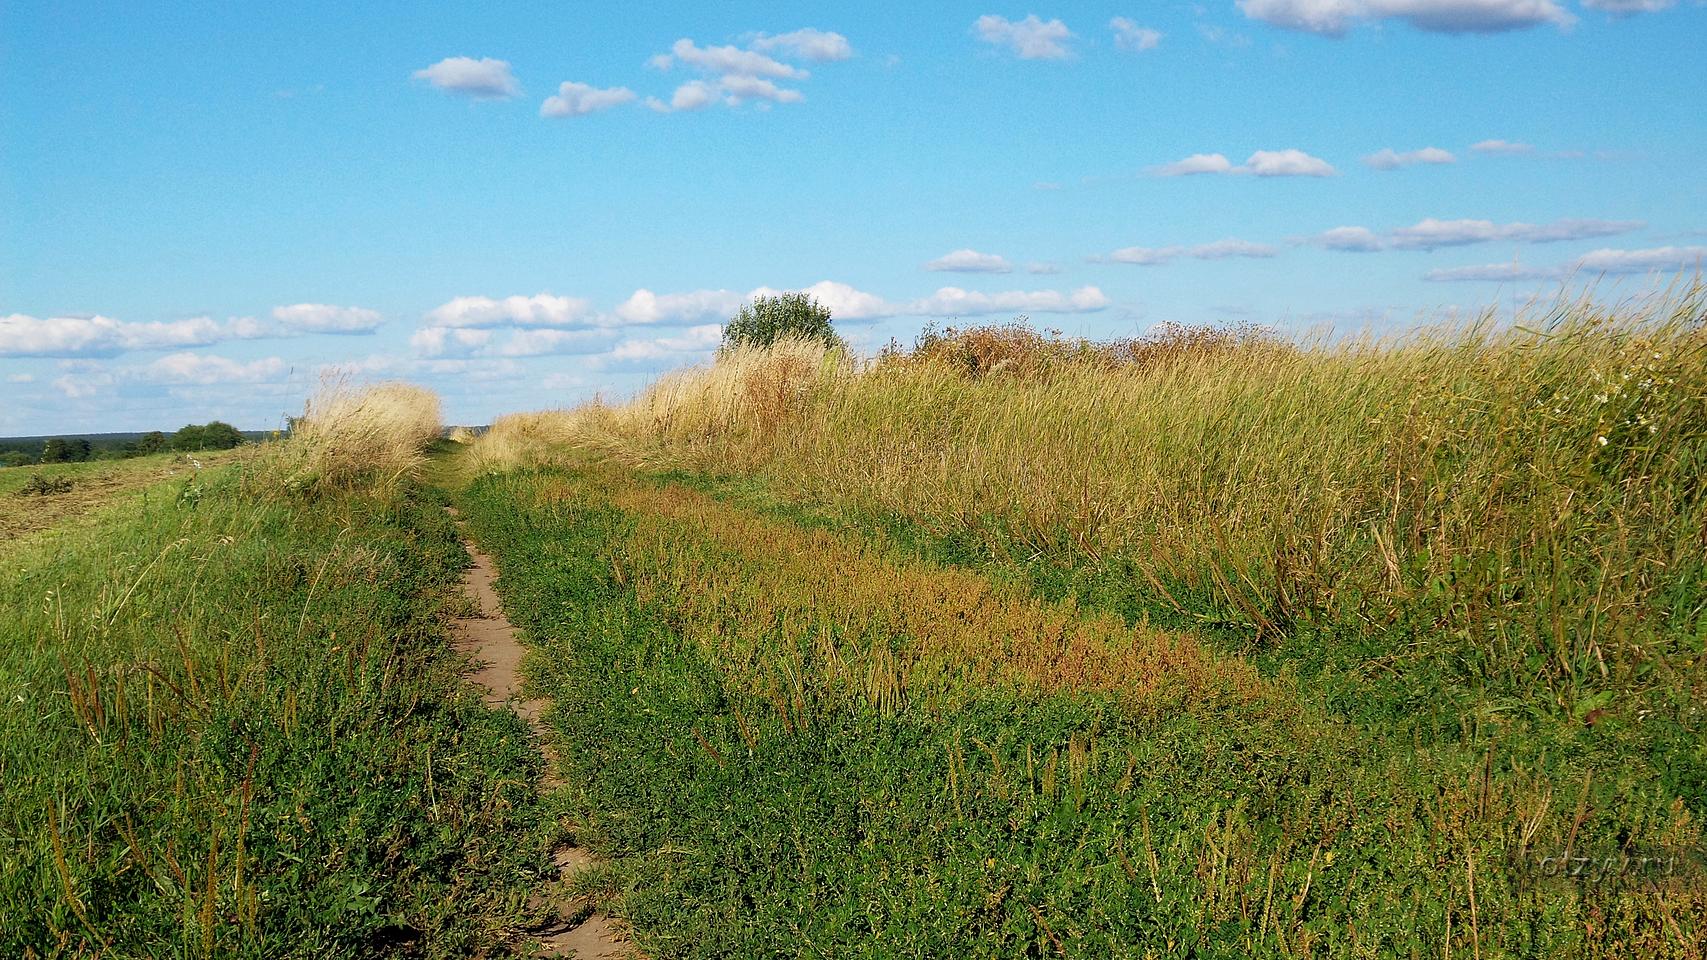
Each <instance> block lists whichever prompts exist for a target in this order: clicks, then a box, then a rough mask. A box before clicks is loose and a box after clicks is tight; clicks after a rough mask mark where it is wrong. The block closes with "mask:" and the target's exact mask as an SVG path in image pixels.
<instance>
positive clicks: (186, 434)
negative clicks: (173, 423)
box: [172, 423, 207, 451]
mask: <svg viewBox="0 0 1707 960" xmlns="http://www.w3.org/2000/svg"><path fill="white" fill-rule="evenodd" d="M206 437H207V428H206V427H203V426H202V425H201V424H198V423H186V424H184V425H183V426H181V427H179V428H178V432H177V433H174V434H172V449H173V450H180V451H183V450H200V449H202V446H203V444H204V443H205V442H206Z"/></svg>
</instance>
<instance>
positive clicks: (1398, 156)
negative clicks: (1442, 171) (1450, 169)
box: [1363, 147, 1458, 170]
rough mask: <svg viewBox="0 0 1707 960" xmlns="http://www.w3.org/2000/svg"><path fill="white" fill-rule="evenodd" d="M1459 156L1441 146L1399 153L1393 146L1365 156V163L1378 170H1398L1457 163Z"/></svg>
mask: <svg viewBox="0 0 1707 960" xmlns="http://www.w3.org/2000/svg"><path fill="white" fill-rule="evenodd" d="M1457 162H1458V158H1457V157H1455V156H1453V155H1452V153H1451V152H1450V151H1447V150H1442V149H1440V148H1439V147H1424V148H1422V149H1421V150H1410V151H1407V152H1405V153H1399V152H1398V151H1396V150H1394V149H1393V148H1392V147H1388V148H1386V149H1384V150H1380V151H1377V152H1375V153H1372V154H1370V155H1369V156H1367V157H1364V158H1363V164H1364V166H1367V167H1373V168H1374V169H1376V170H1397V169H1399V168H1400V167H1410V166H1415V165H1416V164H1419V163H1420V164H1441V163H1457Z"/></svg>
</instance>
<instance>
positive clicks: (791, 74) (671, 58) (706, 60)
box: [650, 37, 810, 80]
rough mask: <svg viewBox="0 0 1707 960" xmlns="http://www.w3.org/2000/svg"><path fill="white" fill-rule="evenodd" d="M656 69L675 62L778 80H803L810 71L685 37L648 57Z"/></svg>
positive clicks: (760, 55)
mask: <svg viewBox="0 0 1707 960" xmlns="http://www.w3.org/2000/svg"><path fill="white" fill-rule="evenodd" d="M650 63H651V65H652V66H654V67H656V68H658V69H659V70H668V69H670V68H671V67H672V66H674V65H676V64H677V63H681V64H684V65H686V66H689V67H693V68H695V69H697V70H702V71H704V72H706V73H717V74H739V75H742V76H748V77H771V78H774V79H777V80H804V79H806V78H807V77H808V76H810V74H808V73H807V72H806V71H805V70H802V69H800V68H799V67H794V66H790V65H788V64H786V63H783V62H782V61H781V60H777V59H774V58H772V57H768V56H766V55H765V54H763V53H760V52H758V51H757V50H743V49H741V48H740V47H733V46H724V47H701V46H699V45H697V44H695V43H694V42H693V41H692V40H690V39H688V38H687V37H683V38H681V39H680V40H677V41H676V42H675V43H674V44H672V45H671V46H670V52H669V53H660V54H658V55H657V56H655V57H653V58H652V59H651V61H650Z"/></svg>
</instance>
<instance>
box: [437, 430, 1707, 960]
mask: <svg viewBox="0 0 1707 960" xmlns="http://www.w3.org/2000/svg"><path fill="white" fill-rule="evenodd" d="M696 486H698V487H701V488H703V489H708V490H711V491H713V492H715V493H717V494H718V495H719V496H718V498H716V499H714V498H711V497H708V496H706V495H705V494H704V493H702V492H699V491H696V490H694V489H692V488H690V487H687V486H683V485H681V484H680V483H674V482H670V481H669V480H668V479H663V480H658V479H654V480H647V479H645V478H641V477H634V476H630V475H625V474H624V472H623V471H622V470H620V469H613V468H612V467H610V466H609V465H604V466H599V465H596V464H589V463H585V462H584V463H582V464H580V465H576V466H564V467H557V468H547V469H543V470H531V471H521V472H509V473H501V474H494V475H489V476H487V477H486V478H484V479H481V480H478V481H476V482H475V483H474V484H473V485H472V487H471V488H470V489H469V491H468V492H467V494H466V495H465V496H463V498H462V500H463V502H464V504H465V508H466V510H467V512H468V514H469V515H470V517H471V522H472V523H473V526H474V529H475V530H476V531H477V533H478V536H479V538H480V540H481V542H482V543H483V545H484V546H485V547H486V548H488V549H489V550H492V551H493V552H494V553H495V554H496V555H497V557H498V560H499V563H500V565H501V566H502V569H503V572H504V575H503V578H502V579H501V581H500V589H501V590H502V591H503V592H504V594H505V600H506V603H507V605H508V607H509V608H510V609H511V610H512V611H514V613H515V615H516V619H517V620H518V622H519V623H520V625H522V626H523V627H524V629H525V630H526V631H527V632H528V634H529V635H530V637H531V638H532V640H533V642H534V643H535V644H536V645H537V646H538V652H537V654H536V656H535V659H534V660H533V662H532V667H533V670H534V674H533V675H534V677H535V680H536V682H537V684H538V688H539V691H538V692H540V693H542V694H544V695H547V696H550V697H552V698H554V699H555V701H556V704H557V706H556V708H555V711H554V712H553V714H552V715H551V722H552V723H553V726H554V729H555V731H556V732H557V734H558V739H557V748H558V750H559V751H560V752H561V754H562V756H563V760H564V763H565V766H566V770H567V772H568V774H569V775H570V782H571V784H572V785H573V789H574V790H575V791H576V797H577V801H578V804H577V805H578V810H579V815H580V818H581V822H582V824H583V829H582V834H583V835H582V836H581V837H580V839H581V841H582V842H587V843H592V844H595V845H597V846H600V847H601V848H602V849H603V850H605V851H606V852H607V853H608V854H610V855H611V856H612V857H613V858H614V862H615V871H614V875H613V877H612V878H611V879H610V880H609V882H608V884H607V888H606V889H605V891H604V893H605V894H606V895H608V896H610V897H611V898H612V899H613V900H614V902H615V904H616V907H617V909H618V910H619V911H620V912H622V913H623V914H624V915H625V916H627V917H629V918H630V919H631V920H632V921H633V923H634V924H635V925H636V928H637V935H638V938H639V941H640V943H641V945H642V946H643V947H644V948H646V949H647V950H648V951H649V952H650V953H651V954H652V955H654V956H672V957H674V956H750V955H759V954H764V953H769V952H777V951H783V952H800V951H802V950H805V951H806V952H814V953H819V954H823V955H835V956H895V955H901V956H990V957H1011V956H1058V955H1061V956H1085V957H1092V956H1097V957H1100V956H1111V955H1112V956H1146V955H1154V956H1171V955H1190V956H1209V957H1222V956H1225V957H1246V956H1282V955H1298V954H1310V955H1328V956H1391V955H1400V956H1413V955H1414V956H1437V955H1443V954H1444V953H1445V952H1447V951H1450V952H1452V953H1454V954H1457V955H1462V956H1475V955H1478V954H1479V955H1481V956H1535V957H1556V956H1629V955H1641V956H1667V955H1670V956H1691V955H1693V954H1692V952H1691V951H1693V950H1694V948H1695V945H1696V944H1697V943H1698V941H1699V939H1700V936H1701V933H1702V931H1703V930H1707V876H1704V874H1703V872H1702V868H1703V863H1702V861H1701V859H1700V852H1699V851H1700V832H1699V826H1698V820H1697V819H1696V814H1695V812H1694V810H1695V807H1694V803H1696V802H1698V801H1699V796H1698V794H1694V793H1692V792H1691V788H1690V787H1689V785H1688V778H1687V777H1685V778H1684V779H1682V780H1674V779H1671V778H1670V776H1669V774H1668V771H1683V770H1687V769H1689V768H1690V767H1691V765H1694V768H1695V769H1697V770H1699V769H1700V759H1699V757H1696V758H1694V759H1691V758H1690V757H1688V756H1687V755H1686V754H1685V752H1684V751H1680V750H1678V749H1676V746H1677V744H1678V743H1680V742H1685V740H1686V738H1684V737H1682V736H1674V735H1672V734H1660V735H1659V736H1657V737H1656V738H1655V739H1656V740H1658V741H1663V742H1667V743H1671V744H1672V747H1671V748H1670V750H1669V752H1668V751H1667V750H1665V749H1662V750H1659V751H1653V750H1646V752H1645V748H1646V747H1647V746H1649V745H1651V741H1649V740H1648V739H1647V737H1648V736H1649V734H1648V733H1646V732H1643V731H1641V730H1639V729H1635V730H1633V729H1632V728H1631V726H1626V725H1620V724H1610V725H1608V724H1604V723H1602V722H1598V718H1587V717H1584V718H1580V719H1579V721H1578V722H1577V723H1576V724H1575V726H1574V727H1568V728H1567V727H1563V726H1550V725H1548V724H1544V723H1535V722H1530V721H1527V720H1525V719H1524V718H1523V716H1522V715H1519V716H1517V717H1509V716H1507V715H1505V714H1504V713H1501V712H1499V711H1493V712H1485V711H1481V707H1480V706H1479V705H1478V704H1476V703H1474V702H1473V701H1466V700H1464V699H1462V698H1456V697H1453V696H1452V695H1451V694H1450V690H1451V688H1450V686H1449V685H1442V683H1441V676H1442V674H1441V672H1440V671H1436V670H1433V669H1432V668H1430V667H1428V666H1427V665H1426V664H1412V663H1407V662H1405V661H1401V660H1393V659H1388V660H1386V661H1385V662H1384V663H1383V662H1382V661H1381V660H1379V659H1377V658H1376V657H1373V656H1372V657H1371V658H1370V659H1369V660H1368V661H1366V662H1364V663H1363V664H1362V665H1361V667H1360V668H1357V669H1353V668H1350V667H1345V668H1342V669H1340V670H1338V671H1331V670H1327V669H1314V670H1312V671H1310V672H1309V675H1308V676H1301V673H1302V671H1300V670H1299V669H1298V663H1299V662H1301V661H1302V659H1304V658H1299V657H1291V658H1288V657H1283V656H1279V655H1274V656H1269V655H1257V656H1253V658H1252V659H1251V660H1250V661H1248V662H1247V661H1246V659H1245V658H1244V657H1241V656H1235V655H1233V654H1232V650H1231V647H1230V646H1229V645H1228V644H1227V643H1225V642H1224V641H1223V640H1217V639H1216V637H1215V636H1214V634H1213V631H1209V632H1199V631H1186V630H1184V629H1182V628H1181V627H1180V625H1178V624H1174V625H1171V626H1169V628H1168V629H1161V628H1160V627H1158V626H1157V625H1156V624H1157V623H1159V622H1160V620H1161V619H1162V618H1157V621H1156V622H1152V621H1151V620H1150V618H1148V617H1147V616H1145V614H1144V612H1143V610H1142V609H1140V608H1138V607H1133V606H1132V604H1135V603H1137V604H1145V603H1149V601H1147V600H1142V599H1140V595H1141V594H1142V591H1141V590H1138V589H1135V588H1133V587H1132V586H1130V585H1129V584H1130V583H1131V582H1132V579H1131V576H1130V573H1131V572H1130V571H1129V570H1120V569H1118V568H1116V569H1104V570H1101V571H1100V572H1098V573H1092V572H1091V571H1089V570H1087V569H1085V568H1077V569H1071V568H1060V567H1057V568H1054V569H1053V571H1052V572H1048V571H1045V570H1043V569H1041V568H1038V569H1032V570H1028V569H1027V568H1026V567H1025V566H1024V565H1021V564H1016V563H1015V562H1013V561H1010V560H1005V559H1003V560H996V559H992V558H990V557H989V556H988V554H985V555H983V556H982V557H980V556H979V553H978V551H976V550H970V551H969V550H966V549H965V548H964V547H963V546H961V545H957V544H955V543H954V542H952V541H950V540H944V539H941V538H933V537H932V536H930V535H929V534H928V533H925V532H923V531H920V530H919V529H918V528H915V527H910V526H908V525H906V524H901V525H896V524H889V525H887V526H886V525H884V524H881V523H877V522H874V518H871V517H857V518H856V517H852V516H850V515H847V514H838V513H836V512H834V511H829V510H818V509H812V508H804V507H801V506H798V505H792V504H789V503H787V502H785V501H780V500H778V499H777V498H775V497H774V496H773V495H770V494H768V493H767V492H766V491H765V490H764V488H763V487H762V486H760V485H755V484H753V483H752V482H751V481H744V482H743V481H729V482H709V483H708V482H704V481H700V482H697V483H696ZM1098 584H1100V586H1098ZM1150 606H1154V604H1150ZM1169 609H1170V610H1171V608H1169ZM1105 611H1121V615H1120V616H1111V613H1110V612H1105ZM1172 613H1173V615H1174V617H1175V618H1176V619H1178V618H1179V613H1178V611H1172ZM1194 637H1195V638H1198V639H1194ZM1396 638H1397V635H1389V636H1386V637H1384V638H1381V640H1380V641H1379V643H1385V644H1389V645H1391V644H1393V643H1395V642H1398V641H1397V639H1396ZM1319 640H1320V638H1318V641H1319ZM1299 645H1300V646H1304V645H1305V641H1302V640H1301V641H1299ZM1374 645H1378V644H1377V643H1374V642H1372V646H1374ZM1217 646H1220V647H1222V648H1223V651H1224V652H1222V653H1215V652H1214V648H1215V647H1217ZM1377 664H1380V666H1379V667H1378V668H1377V669H1373V670H1372V669H1370V667H1372V666H1376V665H1377ZM1259 666H1265V667H1266V669H1257V668H1258V667H1259ZM1389 673H1390V674H1396V675H1397V678H1396V679H1393V680H1392V681H1391V682H1389V681H1387V680H1386V679H1383V678H1381V677H1380V675H1384V674H1389ZM1342 674H1344V676H1342ZM1401 690H1402V691H1408V692H1409V693H1410V694H1411V695H1413V697H1414V699H1415V700H1416V701H1418V702H1421V701H1426V699H1427V698H1428V697H1430V696H1438V695H1442V694H1445V695H1447V699H1448V701H1449V702H1448V703H1446V704H1444V705H1440V706H1438V707H1434V708H1431V709H1426V710H1422V711H1420V712H1419V718H1417V719H1415V720H1413V719H1412V718H1411V716H1410V714H1409V712H1408V711H1409V710H1410V707H1409V706H1405V705H1404V704H1409V703H1410V702H1411V701H1410V699H1407V698H1406V697H1403V696H1400V695H1399V694H1398V691H1401ZM1369 691H1375V692H1376V693H1378V694H1379V696H1377V697H1375V699H1374V702H1372V703H1370V704H1367V705H1362V706H1357V705H1354V704H1353V703H1352V702H1351V701H1353V700H1355V699H1356V697H1355V696H1354V695H1353V693H1354V692H1369ZM1479 711H1481V712H1479ZM1448 719H1450V721H1451V722H1450V723H1449V722H1448ZM1644 722H1646V721H1644ZM1665 722H1669V723H1697V721H1695V720H1692V719H1687V718H1686V717H1673V718H1672V719H1671V720H1670V721H1665ZM1662 725H1663V723H1662ZM1634 726H1637V727H1639V726H1640V725H1639V724H1638V725H1634ZM1692 729H1693V730H1695V731H1698V730H1699V726H1698V725H1697V726H1695V727H1693V728H1692ZM1694 742H1696V743H1698V742H1699V739H1698V738H1697V739H1696V740H1695V741H1694ZM1686 798H1689V799H1686ZM1567 851H1569V853H1568V854H1567ZM1565 855H1569V856H1573V857H1585V858H1593V860H1594V862H1595V863H1596V864H1597V865H1600V867H1599V873H1600V874H1601V875H1598V876H1595V877H1593V878H1592V879H1589V878H1576V879H1571V878H1567V877H1561V876H1556V875H1552V874H1555V873H1559V872H1564V868H1560V867H1559V866H1558V860H1557V858H1558V857H1560V856H1565ZM1642 856H1654V857H1660V858H1662V859H1664V860H1665V862H1664V864H1663V865H1660V866H1656V865H1654V864H1651V863H1650V864H1647V865H1642V866H1638V867H1631V866H1629V863H1630V862H1634V861H1626V860H1623V859H1620V858H1625V857H1630V858H1636V859H1637V860H1639V858H1640V857H1642ZM1608 858H1610V859H1608ZM1673 858H1675V859H1673ZM1609 862H1616V863H1618V864H1622V866H1620V867H1619V868H1618V869H1617V870H1614V871H1611V872H1610V873H1609V872H1608V870H1607V869H1606V868H1605V866H1604V864H1606V863H1609Z"/></svg>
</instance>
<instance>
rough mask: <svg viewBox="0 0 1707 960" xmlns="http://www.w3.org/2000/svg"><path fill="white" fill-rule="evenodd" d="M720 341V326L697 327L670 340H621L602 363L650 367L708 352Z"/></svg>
mask: <svg viewBox="0 0 1707 960" xmlns="http://www.w3.org/2000/svg"><path fill="white" fill-rule="evenodd" d="M722 339H723V327H722V326H721V325H720V324H715V323H706V324H700V325H699V326H695V327H690V328H688V329H687V330H686V331H685V332H683V333H682V334H679V335H677V336H673V337H652V338H643V339H642V338H630V339H626V340H623V341H622V342H620V343H618V344H616V346H614V347H612V348H611V350H610V352H609V353H608V354H606V355H605V356H604V357H602V358H601V360H604V361H605V362H607V363H608V364H614V365H617V366H640V365H651V364H656V363H658V362H660V361H674V362H677V363H679V362H681V361H682V360H684V359H687V358H689V357H690V356H692V355H694V354H705V353H710V352H711V351H712V350H713V349H715V348H716V347H717V345H718V343H720V342H721V341H722Z"/></svg>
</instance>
